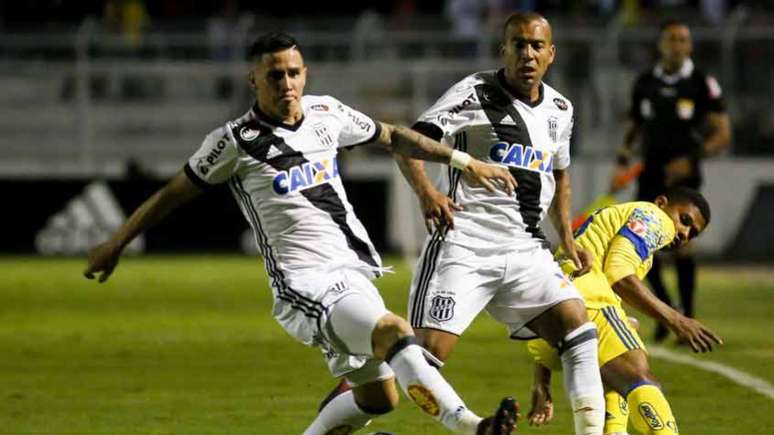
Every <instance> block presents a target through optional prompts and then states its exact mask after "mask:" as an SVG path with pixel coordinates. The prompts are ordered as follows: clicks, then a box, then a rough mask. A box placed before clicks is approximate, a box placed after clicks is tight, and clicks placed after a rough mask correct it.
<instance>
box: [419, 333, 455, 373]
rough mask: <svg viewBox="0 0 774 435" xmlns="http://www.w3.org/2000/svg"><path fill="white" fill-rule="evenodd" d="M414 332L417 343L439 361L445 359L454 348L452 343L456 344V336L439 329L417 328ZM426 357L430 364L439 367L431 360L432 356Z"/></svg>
mask: <svg viewBox="0 0 774 435" xmlns="http://www.w3.org/2000/svg"><path fill="white" fill-rule="evenodd" d="M415 333H416V335H417V343H418V344H419V345H420V346H422V347H423V348H424V349H425V350H427V352H429V353H430V354H431V355H432V357H435V358H436V359H438V360H439V361H440V362H441V363H442V362H444V361H446V359H447V358H448V357H449V354H450V353H451V351H452V349H453V348H454V344H456V338H457V337H456V336H453V335H451V334H448V333H444V332H441V331H437V330H432V329H431V330H428V329H417V330H416V331H415ZM448 336H451V337H452V339H449V337H448ZM427 359H428V362H429V363H430V364H431V365H433V366H435V367H436V368H440V365H439V364H438V363H437V362H435V361H432V358H427ZM441 365H442V364H441Z"/></svg>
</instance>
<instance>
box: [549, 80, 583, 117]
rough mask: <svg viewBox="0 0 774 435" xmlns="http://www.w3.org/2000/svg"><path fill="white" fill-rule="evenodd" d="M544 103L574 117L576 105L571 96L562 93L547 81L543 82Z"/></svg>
mask: <svg viewBox="0 0 774 435" xmlns="http://www.w3.org/2000/svg"><path fill="white" fill-rule="evenodd" d="M543 104H547V105H548V107H550V108H552V109H557V110H558V112H559V113H563V114H566V115H567V116H569V117H572V114H573V111H574V110H575V109H574V106H573V105H572V101H570V99H569V98H567V97H565V96H564V95H562V93H561V92H559V91H557V90H556V89H554V87H552V86H551V85H549V84H548V83H546V82H543Z"/></svg>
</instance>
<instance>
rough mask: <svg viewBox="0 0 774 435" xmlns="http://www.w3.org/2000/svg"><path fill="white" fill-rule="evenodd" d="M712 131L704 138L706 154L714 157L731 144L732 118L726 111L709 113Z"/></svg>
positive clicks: (708, 117)
mask: <svg viewBox="0 0 774 435" xmlns="http://www.w3.org/2000/svg"><path fill="white" fill-rule="evenodd" d="M707 124H709V128H710V133H709V135H707V138H706V139H705V140H704V155H705V156H706V157H713V156H716V155H718V154H721V153H722V152H724V151H725V150H727V149H728V146H729V145H730V144H731V120H730V119H729V117H728V113H726V112H709V113H707Z"/></svg>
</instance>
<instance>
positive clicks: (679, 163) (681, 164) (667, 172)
mask: <svg viewBox="0 0 774 435" xmlns="http://www.w3.org/2000/svg"><path fill="white" fill-rule="evenodd" d="M691 175H693V163H692V162H691V159H690V158H689V157H686V156H683V157H677V158H675V159H672V160H670V161H669V163H667V164H666V165H665V166H664V184H665V185H666V186H667V187H670V186H673V185H675V184H677V183H679V182H680V181H682V180H685V179H687V178H690V177H691Z"/></svg>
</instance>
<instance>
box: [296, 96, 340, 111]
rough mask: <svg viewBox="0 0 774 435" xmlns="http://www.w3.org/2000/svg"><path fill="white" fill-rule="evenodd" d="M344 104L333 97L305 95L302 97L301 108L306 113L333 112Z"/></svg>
mask: <svg viewBox="0 0 774 435" xmlns="http://www.w3.org/2000/svg"><path fill="white" fill-rule="evenodd" d="M342 104H343V103H342V102H341V101H339V100H338V99H337V98H336V97H333V96H331V95H304V96H302V97H301V107H302V108H303V109H304V112H306V111H307V110H311V111H313V112H331V111H333V110H335V109H337V108H338V106H339V105H342Z"/></svg>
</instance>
